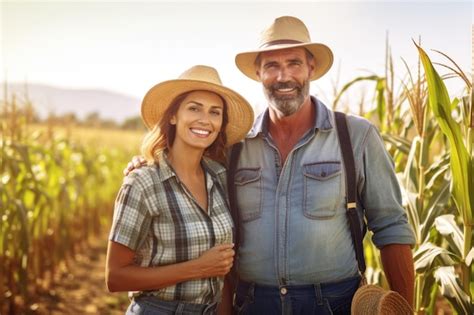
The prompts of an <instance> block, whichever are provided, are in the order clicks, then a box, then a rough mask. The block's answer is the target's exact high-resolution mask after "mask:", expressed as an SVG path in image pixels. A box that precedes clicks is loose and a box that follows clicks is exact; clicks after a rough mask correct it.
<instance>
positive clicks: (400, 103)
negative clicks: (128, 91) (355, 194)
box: [0, 44, 474, 314]
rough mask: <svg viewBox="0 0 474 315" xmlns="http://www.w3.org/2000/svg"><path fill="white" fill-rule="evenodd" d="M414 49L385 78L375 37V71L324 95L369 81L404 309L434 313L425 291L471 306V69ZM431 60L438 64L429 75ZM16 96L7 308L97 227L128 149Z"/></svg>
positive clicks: (9, 120) (2, 240) (23, 300)
mask: <svg viewBox="0 0 474 315" xmlns="http://www.w3.org/2000/svg"><path fill="white" fill-rule="evenodd" d="M414 49H417V50H418V52H419V56H420V60H419V63H418V68H417V69H416V70H415V71H414V70H412V69H410V68H409V67H408V65H407V64H406V63H405V65H406V75H405V77H404V78H405V79H403V80H401V81H400V82H395V79H394V78H395V73H394V70H393V61H392V57H391V56H390V49H389V46H388V44H387V58H386V70H385V73H384V74H383V75H375V74H374V75H371V76H366V77H358V78H355V79H354V80H352V81H350V82H348V83H347V84H345V85H344V86H343V87H342V88H340V89H338V92H337V93H336V95H335V98H334V102H333V107H334V108H346V109H347V108H349V107H350V106H353V105H354V104H351V102H350V101H347V100H345V96H346V93H347V92H348V91H349V90H353V89H356V88H357V86H358V84H360V83H361V82H365V83H367V82H369V83H373V84H374V86H375V88H374V90H373V97H371V98H370V101H369V104H368V105H367V104H362V102H361V104H360V111H359V113H358V114H361V115H363V116H365V117H366V118H368V119H370V120H371V121H373V122H374V123H375V124H376V125H377V126H378V127H379V129H380V131H381V133H382V135H383V138H384V140H385V142H386V146H387V149H388V150H389V152H390V153H391V155H392V156H393V159H394V163H395V169H396V172H397V176H398V178H399V182H400V185H401V188H402V193H403V200H404V206H405V207H406V210H407V214H408V218H409V221H410V224H411V225H412V227H413V230H414V232H415V235H416V240H417V243H416V245H415V247H414V248H413V253H414V260H415V269H416V288H415V289H416V296H415V303H416V304H415V312H416V313H417V314H435V313H436V308H437V306H436V302H437V300H439V299H440V297H444V299H445V300H447V301H449V303H450V305H451V307H452V309H453V310H454V311H455V312H456V313H458V314H472V313H473V306H472V292H473V290H474V280H473V279H474V278H473V276H474V275H473V270H472V261H473V258H474V250H473V248H472V244H473V234H472V227H473V218H472V212H473V210H474V180H473V175H474V158H473V142H474V141H473V140H474V139H473V138H474V135H473V127H474V113H473V95H472V80H471V79H470V77H469V76H468V75H466V74H465V72H463V70H462V69H460V67H459V66H458V65H457V64H456V63H455V61H454V60H452V59H450V58H449V57H448V56H446V55H444V54H443V53H441V52H433V54H436V56H438V57H441V58H443V60H444V61H445V63H444V64H434V63H432V62H431V60H430V57H429V56H428V55H427V54H426V52H425V51H424V50H423V49H422V48H421V47H420V46H419V45H417V44H414ZM433 65H435V66H436V69H435V67H434V66H433ZM439 69H443V70H448V71H449V73H448V74H446V75H444V76H443V77H441V76H440V75H439V74H438V71H439ZM445 79H451V80H461V82H463V84H464V85H465V90H464V93H463V95H459V96H457V97H451V96H450V95H449V94H448V91H447V89H446V86H445V83H444V80H445ZM397 85H398V86H399V87H400V88H399V90H398V91H395V86H397ZM4 95H7V93H5V94H4ZM17 103H18V102H17V101H16V100H15V98H12V99H7V100H4V101H3V103H2V108H1V110H2V116H1V117H3V118H2V119H1V120H0V122H1V126H0V128H1V129H0V133H1V136H0V157H1V158H0V313H2V314H16V313H17V312H18V311H19V310H20V309H19V308H21V305H24V304H27V303H28V300H29V298H30V297H33V296H35V295H37V294H41V293H42V292H44V291H45V290H48V289H49V288H51V287H53V286H54V285H55V283H54V274H55V273H56V272H57V269H58V268H59V266H61V265H62V264H65V265H67V264H68V260H70V259H72V257H74V254H75V253H76V252H78V251H81V250H84V249H85V247H86V244H87V239H88V238H89V237H91V236H93V235H97V234H98V233H99V232H100V231H101V230H103V228H104V227H105V228H106V229H108V228H109V226H110V220H111V210H112V203H113V200H114V197H115V194H116V192H117V189H118V187H119V185H120V183H121V181H122V173H121V170H122V168H123V167H124V166H125V164H126V163H127V161H128V160H129V159H130V157H131V156H132V155H134V154H136V153H137V152H138V151H133V150H130V149H129V150H128V151H127V150H126V149H124V148H123V147H122V148H120V149H119V148H117V147H115V148H114V146H103V147H101V146H100V145H87V144H83V143H80V144H79V143H78V142H76V141H74V140H72V139H71V137H69V136H58V134H57V132H56V131H57V129H56V128H55V127H54V126H49V127H48V128H43V129H42V130H38V131H34V132H29V129H28V125H29V118H28V110H27V109H28V108H29V106H32V105H31V104H29V103H28V102H24V103H23V104H21V105H19V104H17ZM366 106H368V108H370V110H369V111H365V110H364V108H365V107H366ZM137 144H138V140H137ZM369 236H370V235H369ZM365 255H366V260H367V263H368V269H367V277H368V279H369V282H372V283H378V284H381V285H382V286H387V283H386V280H385V278H384V276H383V271H382V268H381V262H380V257H379V254H378V251H377V250H376V249H375V248H374V247H373V245H372V244H371V242H370V239H369V237H367V238H366V240H365Z"/></svg>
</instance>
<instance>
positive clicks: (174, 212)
mask: <svg viewBox="0 0 474 315" xmlns="http://www.w3.org/2000/svg"><path fill="white" fill-rule="evenodd" d="M202 165H203V167H204V170H205V173H206V185H207V192H208V211H209V214H207V213H205V212H204V211H203V210H202V209H201V208H200V207H199V206H198V204H197V203H196V201H195V200H194V198H193V197H192V195H191V194H190V193H189V191H188V190H187V189H186V187H185V186H184V185H183V184H181V183H180V180H179V178H178V177H177V176H176V174H175V172H174V171H173V169H172V168H171V166H170V164H169V163H168V162H167V160H166V156H165V155H164V154H162V155H160V157H159V160H158V163H156V164H155V165H151V166H145V167H141V168H139V169H137V170H134V171H133V172H132V173H131V174H129V175H128V176H127V177H125V179H124V181H123V184H122V187H121V189H120V191H119V193H118V196H117V199H116V201H115V209H114V218H113V224H112V229H111V231H110V235H109V239H110V240H111V241H113V242H117V243H120V244H122V245H125V246H127V247H129V248H131V249H132V250H134V251H135V252H136V264H137V265H139V266H142V267H153V266H160V265H169V264H174V263H179V262H183V261H188V260H191V259H195V258H198V257H199V256H200V255H202V253H203V252H205V251H206V250H208V249H210V248H211V247H213V246H214V245H217V244H224V243H231V242H232V228H233V224H232V218H231V216H230V213H229V210H228V209H229V208H228V200H227V194H226V192H227V187H226V172H225V168H224V167H223V166H222V165H220V164H219V163H217V162H214V161H212V160H210V159H207V158H204V159H203V162H202ZM222 287H223V279H222V278H204V279H197V280H192V281H186V282H182V283H178V284H176V285H174V286H170V287H167V288H163V289H159V290H156V291H147V292H133V294H132V295H134V296H136V295H141V294H145V295H156V296H157V297H158V298H160V299H162V300H179V301H185V302H188V303H206V304H207V303H212V302H215V301H218V300H220V292H221V290H222Z"/></svg>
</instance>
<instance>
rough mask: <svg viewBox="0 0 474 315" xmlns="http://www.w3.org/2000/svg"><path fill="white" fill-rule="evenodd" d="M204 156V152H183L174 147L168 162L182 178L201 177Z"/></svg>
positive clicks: (169, 151)
mask: <svg viewBox="0 0 474 315" xmlns="http://www.w3.org/2000/svg"><path fill="white" fill-rule="evenodd" d="M203 154H204V151H202V150H183V149H180V148H177V147H176V146H173V147H171V148H170V149H169V150H168V161H169V163H170V164H171V166H173V169H174V170H175V172H176V173H177V175H178V176H179V177H180V178H181V177H182V176H187V177H189V176H201V175H202V168H201V159H202V156H203Z"/></svg>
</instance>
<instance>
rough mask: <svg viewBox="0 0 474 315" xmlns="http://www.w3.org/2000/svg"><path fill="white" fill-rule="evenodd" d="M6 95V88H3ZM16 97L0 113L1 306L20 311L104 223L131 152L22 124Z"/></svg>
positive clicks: (4, 309) (24, 119)
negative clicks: (77, 141) (34, 128)
mask: <svg viewBox="0 0 474 315" xmlns="http://www.w3.org/2000/svg"><path fill="white" fill-rule="evenodd" d="M5 95H7V94H6V93H5ZM27 124H28V119H27V117H26V116H25V115H24V111H23V112H22V107H21V106H18V105H17V99H16V98H14V97H13V98H12V99H11V100H8V101H7V100H5V101H4V102H3V104H2V118H1V120H0V313H2V314H7V313H11V314H15V313H23V311H24V310H25V309H26V308H27V306H28V305H27V304H28V303H29V302H30V301H33V300H34V299H35V297H36V295H37V294H39V293H41V292H43V291H44V290H49V289H51V288H53V286H54V275H55V274H56V273H57V270H58V267H59V266H60V264H63V263H66V265H67V263H68V261H70V260H72V259H74V256H75V255H74V254H75V253H77V252H78V251H79V250H83V248H84V246H85V245H86V244H87V240H88V239H89V238H90V237H91V236H93V235H97V234H98V233H99V232H100V231H101V230H103V229H102V227H105V226H106V227H107V228H108V226H109V224H110V219H111V210H112V204H113V200H114V197H115V194H116V191H117V189H118V187H119V185H120V183H121V181H122V174H121V168H122V167H123V165H125V162H126V161H127V160H128V156H130V153H129V152H127V151H125V150H120V149H117V148H104V147H97V146H86V145H82V144H81V145H79V144H77V143H76V142H75V141H73V140H71V139H67V138H64V137H63V136H57V135H56V130H57V128H55V127H54V126H49V127H48V128H47V129H46V130H43V131H35V132H32V133H29V132H27V130H28V128H27Z"/></svg>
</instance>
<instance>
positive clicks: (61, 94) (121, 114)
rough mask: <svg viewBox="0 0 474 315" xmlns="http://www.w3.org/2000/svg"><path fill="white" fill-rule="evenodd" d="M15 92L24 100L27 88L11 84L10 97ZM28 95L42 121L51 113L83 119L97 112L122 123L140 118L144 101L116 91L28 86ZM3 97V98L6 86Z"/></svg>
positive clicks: (100, 115) (39, 85)
mask: <svg viewBox="0 0 474 315" xmlns="http://www.w3.org/2000/svg"><path fill="white" fill-rule="evenodd" d="M13 93H14V94H15V95H16V97H17V99H19V100H23V99H24V96H25V85H24V84H17V83H9V84H8V94H9V96H11V95H12V94H13ZM28 96H29V98H30V100H31V101H32V103H33V107H34V108H35V110H36V112H37V113H38V115H39V116H40V117H41V118H45V117H47V116H48V114H49V113H55V114H56V115H63V114H66V113H74V114H76V116H77V117H78V118H79V119H84V117H86V116H87V115H88V114H90V113H93V112H97V113H99V117H100V118H101V119H111V120H114V121H116V122H118V123H121V122H123V121H124V120H125V119H126V118H129V117H135V116H139V115H140V104H141V100H139V99H136V98H134V97H131V96H127V95H124V94H120V93H117V92H111V91H105V90H87V89H84V90H82V89H64V88H58V87H54V86H48V85H42V84H28ZM0 98H1V99H3V98H4V90H3V85H2V87H1V91H0Z"/></svg>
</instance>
